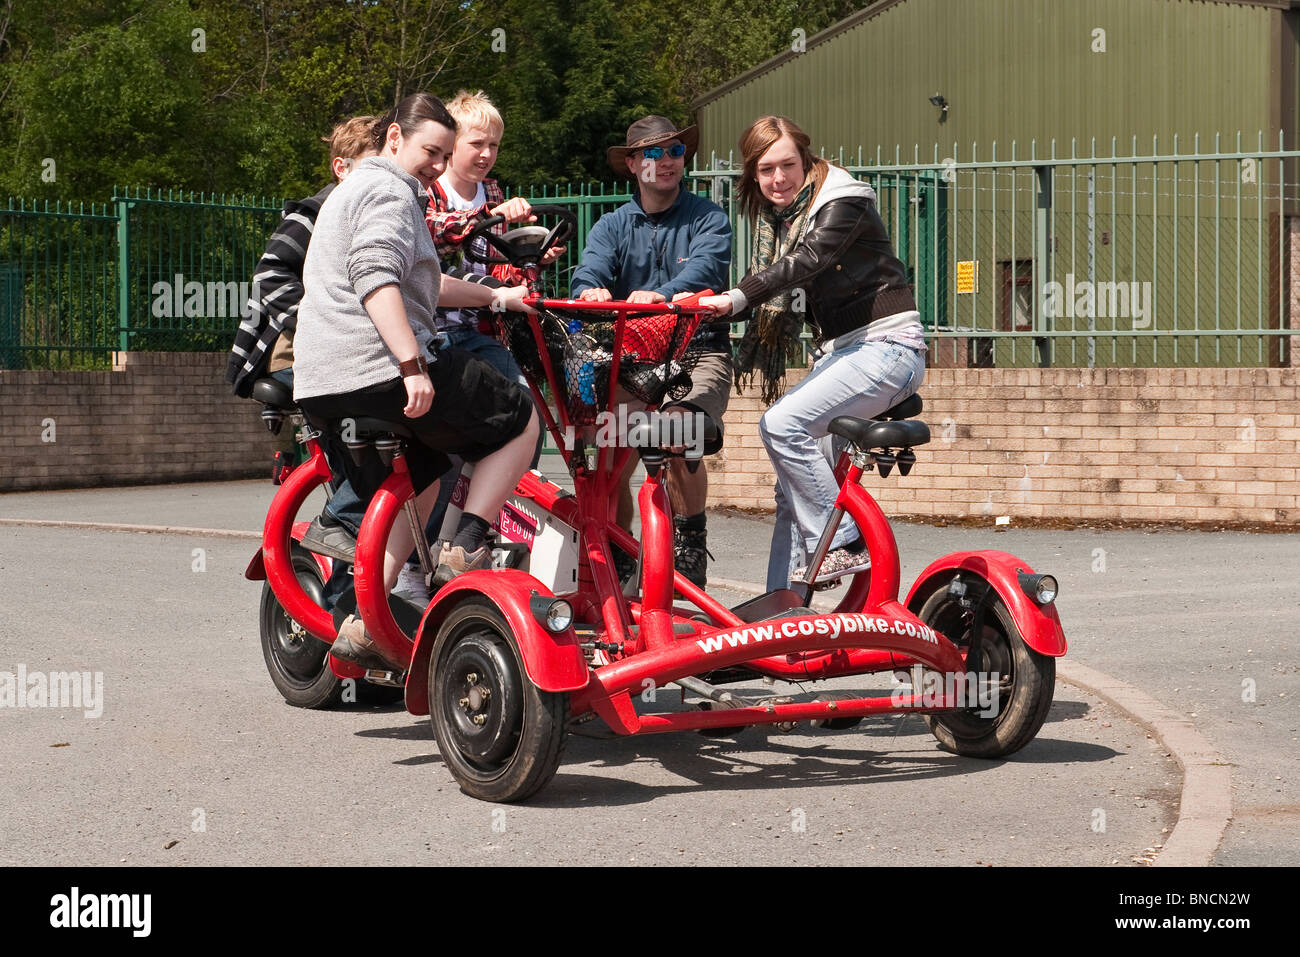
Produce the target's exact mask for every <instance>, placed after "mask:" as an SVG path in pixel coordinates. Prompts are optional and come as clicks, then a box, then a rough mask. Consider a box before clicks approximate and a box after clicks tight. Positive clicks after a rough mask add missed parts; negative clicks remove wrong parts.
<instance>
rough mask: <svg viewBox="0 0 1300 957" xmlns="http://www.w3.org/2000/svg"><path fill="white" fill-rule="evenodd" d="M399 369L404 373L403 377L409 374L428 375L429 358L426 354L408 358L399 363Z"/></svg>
mask: <svg viewBox="0 0 1300 957" xmlns="http://www.w3.org/2000/svg"><path fill="white" fill-rule="evenodd" d="M397 371H398V372H400V373H401V374H402V378H403V379H405V378H406V377H407V376H408V375H420V374H422V373H423V374H426V375H427V374H428V372H429V360H428V359H426V358H425V357H424V356H416V357H415V358H414V359H407V360H406V361H405V362H399V363H398V364H397Z"/></svg>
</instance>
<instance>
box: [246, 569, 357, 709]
mask: <svg viewBox="0 0 1300 957" xmlns="http://www.w3.org/2000/svg"><path fill="white" fill-rule="evenodd" d="M293 570H294V573H295V574H296V575H297V576H298V581H299V583H300V584H301V585H302V587H303V590H304V591H305V592H307V594H308V596H309V597H310V598H311V599H312V601H314V602H316V603H317V604H322V603H323V602H324V596H325V577H324V576H323V575H322V574H321V570H320V566H319V565H317V564H316V560H315V559H314V558H312V557H311V555H310V554H309V553H307V552H305V551H302V550H300V549H298V548H294V550H293ZM260 619H261V639H262V657H263V658H265V659H266V670H267V671H268V672H270V674H271V681H272V683H273V684H274V685H275V687H276V690H277V691H279V692H280V694H281V695H282V696H283V697H284V700H285V701H287V702H289V704H291V705H293V706H294V707H296V708H329V707H332V706H334V705H336V704H338V703H339V701H340V700H341V698H342V689H343V680H342V679H341V678H339V677H338V676H337V675H335V674H334V672H332V671H330V666H329V645H327V644H325V642H323V641H320V640H319V639H317V638H313V637H312V636H311V635H310V634H308V633H307V631H306V630H305V629H304V628H303V627H302V626H301V625H299V624H298V623H297V622H296V621H294V620H293V619H292V618H290V617H289V615H288V613H287V612H286V611H285V610H284V608H283V606H281V604H280V601H279V599H278V598H276V597H275V593H274V592H273V591H271V586H270V583H264V584H263V585H262V607H261V615H260Z"/></svg>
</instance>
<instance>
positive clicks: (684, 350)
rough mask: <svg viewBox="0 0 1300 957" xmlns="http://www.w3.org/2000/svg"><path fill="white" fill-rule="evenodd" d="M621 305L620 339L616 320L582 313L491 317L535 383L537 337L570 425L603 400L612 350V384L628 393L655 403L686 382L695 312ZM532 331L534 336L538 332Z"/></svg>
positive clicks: (591, 416)
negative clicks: (624, 309) (623, 308)
mask: <svg viewBox="0 0 1300 957" xmlns="http://www.w3.org/2000/svg"><path fill="white" fill-rule="evenodd" d="M651 309H652V310H653V311H631V310H628V311H627V319H626V321H625V322H624V327H623V331H622V340H621V341H620V342H616V341H615V339H616V336H617V334H618V324H617V322H615V321H613V320H611V319H607V318H604V317H603V316H602V318H600V319H596V320H593V319H591V318H590V317H591V316H593V315H601V314H599V313H595V314H593V313H592V312H590V311H582V312H580V311H577V310H567V309H563V308H558V307H554V308H545V307H542V308H539V310H538V315H536V316H527V315H523V314H521V313H504V314H501V315H499V316H498V319H499V320H500V321H499V323H498V333H499V335H500V338H501V341H502V343H503V344H504V345H505V346H506V348H508V349H509V350H510V351H511V352H512V353H513V354H514V357H515V361H516V362H518V363H519V367H520V369H522V370H523V372H524V374H525V375H527V376H528V377H529V378H530V379H532V380H533V382H534V383H536V384H539V385H540V384H541V383H543V382H546V381H547V376H546V368H545V364H544V363H543V361H542V350H539V349H538V345H537V343H538V338H540V339H541V342H542V345H543V347H544V349H545V353H546V355H547V357H548V358H549V360H550V366H551V369H552V371H553V373H554V378H555V380H556V381H554V382H551V383H550V385H551V388H552V390H553V393H554V395H555V396H556V398H557V400H558V399H560V398H562V399H563V401H564V403H565V407H566V409H567V411H568V417H569V421H570V422H571V423H573V424H574V425H586V424H590V423H592V422H594V421H595V420H596V415H597V414H598V413H600V412H602V411H605V410H608V409H609V408H610V406H611V397H610V395H609V375H610V369H611V366H612V364H613V360H614V356H615V355H616V354H617V355H618V356H619V369H618V384H619V386H620V387H621V391H622V392H623V393H625V395H619V396H616V397H615V400H616V401H627V400H628V399H633V400H637V401H640V402H644V403H645V404H646V405H659V404H661V403H662V402H664V401H666V400H668V399H680V398H682V397H683V396H685V395H686V394H687V393H688V392H689V391H690V388H691V370H692V369H694V367H695V363H696V361H697V360H698V356H699V351H698V350H695V349H692V348H690V342H691V336H692V335H693V334H694V332H695V329H696V327H697V326H698V324H699V313H698V312H687V311H683V312H674V311H667V310H666V309H665V307H663V306H658V307H651ZM539 334H540V335H539Z"/></svg>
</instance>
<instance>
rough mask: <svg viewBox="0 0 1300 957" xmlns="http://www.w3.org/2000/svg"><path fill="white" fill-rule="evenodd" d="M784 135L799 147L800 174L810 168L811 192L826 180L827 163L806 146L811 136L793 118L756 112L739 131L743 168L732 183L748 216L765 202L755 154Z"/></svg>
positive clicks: (809, 143) (815, 192) (752, 215)
mask: <svg viewBox="0 0 1300 957" xmlns="http://www.w3.org/2000/svg"><path fill="white" fill-rule="evenodd" d="M787 135H788V136H789V137H790V138H791V139H792V140H794V145H795V146H796V147H797V148H798V150H799V158H800V159H801V160H802V161H803V174H804V176H805V177H807V176H808V173H809V171H811V172H812V181H813V195H814V196H816V195H817V191H818V190H820V189H821V188H822V183H824V182H825V181H826V173H827V171H828V170H829V168H830V167H829V166H828V164H827V162H826V161H825V160H824V159H822V158H821V157H820V156H816V155H814V154H813V151H812V149H811V148H810V147H811V145H812V140H811V139H810V138H809V137H808V134H807V133H805V132H804V131H803V130H801V129H799V126H798V124H796V123H795V121H794V120H792V119H789V118H788V117H784V116H760V117H759V118H758V119H756V120H755V121H754V122H753V123H751V124H750V126H749V129H747V130H745V132H744V133H742V134H741V135H740V156H741V160H742V162H743V164H744V168H743V171H742V172H741V174H740V183H739V184H738V185H737V187H736V197H737V198H738V199H739V200H740V208H741V209H742V210H743V211H744V212H745V213H746V214H747V215H748V216H749V218H750V219H751V220H753V219H756V218H758V211H759V209H760V208H761V207H762V205H763V203H765V202H767V200H766V199H764V198H763V193H762V190H760V189H759V188H758V160H759V157H761V156H762V155H763V154H764V153H766V152H767V151H768V150H769V149H771V148H772V146H773V144H775V143H776V141H777V140H779V139H780V138H781V137H783V136H787Z"/></svg>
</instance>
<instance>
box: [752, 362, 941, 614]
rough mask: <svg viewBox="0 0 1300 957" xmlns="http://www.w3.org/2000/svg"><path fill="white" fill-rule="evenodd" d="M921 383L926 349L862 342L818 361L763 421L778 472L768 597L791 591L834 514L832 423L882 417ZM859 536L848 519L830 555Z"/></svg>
mask: <svg viewBox="0 0 1300 957" xmlns="http://www.w3.org/2000/svg"><path fill="white" fill-rule="evenodd" d="M924 378H925V353H924V352H922V351H921V350H918V349H913V348H912V347H910V346H907V345H903V344H902V343H898V342H894V341H892V340H889V339H880V340H876V341H873V342H867V341H865V340H858V341H857V342H854V343H851V344H849V345H847V346H845V347H843V348H841V349H837V350H835V351H834V352H830V353H827V354H826V355H824V356H822V357H821V358H820V359H818V360H817V361H816V362H814V363H813V367H812V369H811V371H809V373H808V376H807V378H805V379H804V380H803V381H802V382H800V383H799V384H798V385H797V386H795V387H794V388H793V389H791V390H790V391H789V392H787V393H786V394H785V395H783V396H782V397H781V398H780V399H778V400H777V401H776V402H775V403H774V404H773V405H772V407H771V408H770V409H768V410H767V412H765V413H764V414H763V418H762V420H761V421H760V422H759V424H758V431H759V435H761V436H762V438H763V445H764V446H766V447H767V454H768V457H769V458H771V460H772V469H773V471H775V472H776V527H775V528H774V529H773V530H772V549H771V552H770V554H769V556H768V562H767V587H768V589H769V590H771V589H775V588H788V587H789V586H790V575H791V573H792V572H793V570H794V569H795V568H797V567H799V566H800V565H802V564H805V563H806V561H807V556H809V555H811V554H812V552H813V551H814V550H815V549H816V547H817V542H818V540H819V539H820V538H821V535H822V531H823V530H824V529H825V527H826V523H827V521H828V519H829V518H830V514H831V512H832V510H833V509H834V507H835V498H836V496H837V495H838V494H839V485H837V484H836V482H835V472H834V463H835V458H836V456H837V455H838V451H837V450H836V448H835V443H834V439H835V437H834V436H831V435H830V434H829V432H828V429H829V428H830V423H831V420H832V419H834V418H835V417H836V416H839V415H855V416H858V417H859V418H863V419H869V418H871V417H872V416H876V415H879V414H880V413H881V412H884V411H885V410H886V409H888V408H890V407H891V406H894V405H897V404H898V403H899V402H902V401H903V400H904V399H906V398H907V397H908V396H909V395H911V394H912V393H913V392H915V391H916V390H917V389H919V388H920V387H921V382H922V380H923V379H924ZM839 441H840V442H842V441H843V440H839ZM858 537H859V533H858V530H857V526H856V525H855V524H854V523H853V520H852V519H850V518H849V517H848V516H847V515H846V516H845V517H844V519H843V520H842V521H841V522H840V527H839V529H838V530H837V531H836V533H835V538H834V539H833V540H832V541H831V548H842V547H844V546H845V545H848V544H849V543H851V542H852V541H853V540H854V539H856V538H858Z"/></svg>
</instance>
